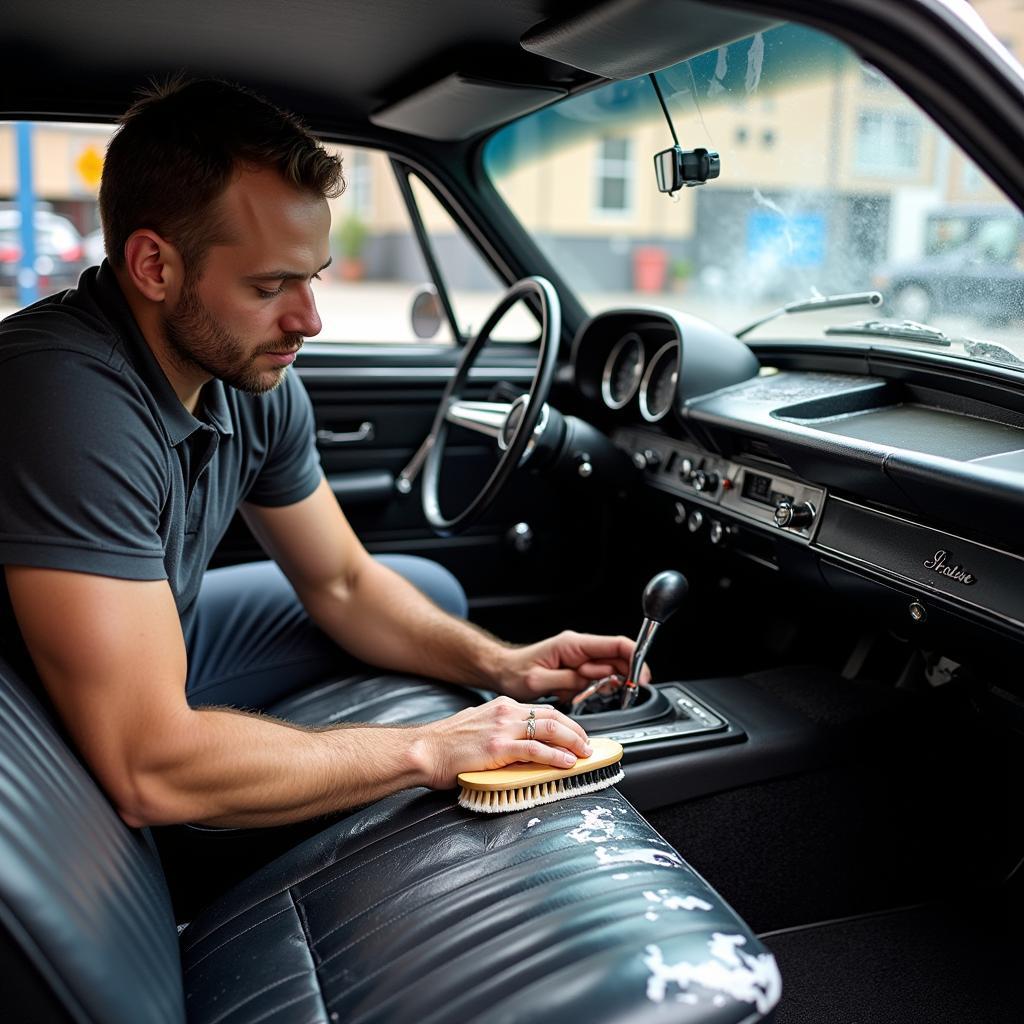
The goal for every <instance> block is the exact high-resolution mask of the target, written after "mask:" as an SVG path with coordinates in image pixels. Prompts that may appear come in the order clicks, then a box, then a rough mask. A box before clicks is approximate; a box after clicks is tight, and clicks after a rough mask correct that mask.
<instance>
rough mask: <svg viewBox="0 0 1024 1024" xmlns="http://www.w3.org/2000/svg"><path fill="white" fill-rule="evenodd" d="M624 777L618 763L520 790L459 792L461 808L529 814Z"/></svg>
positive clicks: (463, 789)
mask: <svg viewBox="0 0 1024 1024" xmlns="http://www.w3.org/2000/svg"><path fill="white" fill-rule="evenodd" d="M622 778H623V773H622V768H621V767H620V766H619V764H618V763H617V762H616V763H615V764H610V765H606V766H605V767H604V768H595V769H594V770H593V771H592V772H581V773H580V774H579V775H570V776H568V777H567V778H564V779H555V780H554V781H553V782H542V783H540V785H537V786H520V787H519V788H517V789H492V790H481V789H467V788H466V787H465V786H463V787H462V791H461V792H460V793H459V805H460V806H462V807H465V808H468V809H469V810H471V811H479V812H480V813H482V814H503V813H505V812H506V811H527V810H529V809H530V808H531V807H537V806H539V805H540V804H550V803H554V802H555V801H556V800H565V799H566V797H570V796H582V795H583V794H584V793H594V792H596V791H597V790H599V789H607V788H608V787H609V786H614V785H615V783H616V782H618V781H619V780H620V779H622Z"/></svg>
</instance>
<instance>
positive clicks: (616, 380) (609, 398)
mask: <svg viewBox="0 0 1024 1024" xmlns="http://www.w3.org/2000/svg"><path fill="white" fill-rule="evenodd" d="M643 372H644V343H643V342H642V341H641V340H640V335H639V334H634V333H630V334H627V335H625V336H624V337H622V338H620V339H619V340H618V341H617V342H616V343H615V347H614V348H613V349H612V350H611V352H610V353H609V354H608V360H607V362H605V364H604V373H603V374H602V375H601V397H602V398H603V399H604V404H605V405H607V406H608V408H609V409H621V408H622V407H623V406H624V405H625V404H626V403H627V402H628V401H629V400H630V399H631V398H632V397H633V396H634V395H635V394H636V389H637V388H638V387H639V386H640V378H641V377H642V376H643Z"/></svg>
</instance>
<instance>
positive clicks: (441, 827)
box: [292, 805, 458, 899]
mask: <svg viewBox="0 0 1024 1024" xmlns="http://www.w3.org/2000/svg"><path fill="white" fill-rule="evenodd" d="M454 809H455V805H453V806H452V807H442V808H441V810H439V811H435V812H434V813H433V814H430V815H428V817H429V818H433V817H436V816H437V815H438V814H443V813H444V812H445V811H451V810H454ZM426 820H427V818H420V819H419V821H420V822H423V821H426ZM418 823H419V822H417V824H418ZM456 824H458V822H455V821H452V822H448V823H447V824H444V825H439V826H438V827H437V828H432V829H430V831H429V832H423V833H421V834H420V835H416V836H413V837H412V839H407V840H405V842H404V843H399V844H398V845H397V846H389V847H388V848H387V849H386V850H384V851H383V852H381V853H378V854H377V855H376V856H375V857H370V858H369V859H367V860H363V861H360V863H358V864H356V865H355V866H354V867H350V868H349V869H348V870H347V871H343V872H342V873H341V874H340V875H333V874H332V875H331V877H330V878H328V879H327V880H326V881H324V882H321V883H320V884H319V885H317V886H314V887H313V888H312V889H310V890H309V891H308V892H305V893H303V894H302V898H303V899H306V898H307V897H309V896H312V895H313V893H315V892H319V891H320V890H321V889H323V888H325V887H326V886H328V885H333V884H334V883H335V882H340V881H341V880H342V879H343V878H347V877H348V876H349V875H351V874H352V873H353V872H354V871H359V870H361V869H362V868H364V867H367V866H369V865H370V864H373V863H374V861H378V860H380V859H381V858H382V857H386V856H388V855H389V854H392V853H394V852H395V851H396V850H401V849H403V848H404V847H406V846H412V845H413V844H414V843H416V842H418V841H419V840H421V839H429V838H430V837H431V836H434V835H436V834H437V833H438V832H441V831H442V830H444V829H447V828H451V827H452V826H453V825H456ZM406 827H411V826H406ZM388 838H390V837H387V836H381V837H380V838H378V839H374V840H373V841H372V842H371V843H370V845H369V846H364V847H363V848H362V850H358V851H356V850H353V851H352V853H351V854H346V855H345V856H346V857H349V856H352V855H353V854H355V853H363V852H365V851H366V850H367V849H372V847H374V846H376V845H377V844H378V843H382V842H384V841H385V840H386V839H388ZM338 863H339V861H335V862H334V863H333V864H331V865H330V867H331V868H333V867H335V866H337V864H338ZM329 870H330V868H321V869H320V870H319V871H313V872H311V873H310V874H308V875H306V877H305V878H301V879H299V880H298V881H296V882H292V885H299V884H300V883H301V882H304V881H306V879H308V878H313V877H315V876H316V875H318V874H326V873H327V872H328V871H329Z"/></svg>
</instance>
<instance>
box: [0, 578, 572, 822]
mask: <svg viewBox="0 0 1024 1024" xmlns="http://www.w3.org/2000/svg"><path fill="white" fill-rule="evenodd" d="M6 575H7V586H8V590H9V593H10V597H11V602H12V604H13V607H14V610H15V613H16V615H17V618H18V624H19V626H20V628H21V632H22V635H23V637H24V639H25V643H26V645H27V647H28V650H29V653H30V654H31V655H32V659H33V661H34V663H35V666H36V668H37V670H38V672H39V675H40V677H41V679H42V681H43V684H44V686H45V687H46V689H47V692H48V693H49V695H50V697H51V699H52V700H53V702H54V705H55V706H56V708H57V711H58V713H59V714H60V716H61V718H62V720H63V721H64V723H65V725H66V727H67V729H68V731H69V732H70V734H71V736H72V738H73V739H74V741H75V743H76V745H77V746H78V749H79V751H80V753H81V754H82V756H83V757H84V759H85V761H86V762H87V763H88V765H89V766H90V768H91V769H92V771H93V773H94V774H95V775H96V777H97V779H98V780H99V782H100V784H101V785H102V786H103V787H104V788H105V790H106V791H107V793H108V795H109V796H110V797H111V799H112V801H113V802H114V804H115V806H116V807H117V809H118V811H119V813H120V814H121V816H122V817H123V818H124V820H125V821H126V822H127V823H128V824H129V825H132V826H141V825H151V824H167V823H172V822H183V821H203V822H207V823H210V824H216V825H238V826H248V825H277V824H283V823H287V822H292V821H299V820H303V819H306V818H310V817H314V816H317V815H321V814H327V813H330V812H333V811H337V810H341V809H344V808H346V807H352V806H357V805H359V804H363V803H367V802H369V801H371V800H376V799H379V798H380V797H383V796H385V795H387V794H389V793H392V792H395V791H397V790H399V789H403V788H406V787H409V786H414V785H428V786H432V787H437V788H440V787H447V786H452V785H454V784H455V777H456V775H457V774H458V773H459V772H460V771H468V770H475V769H482V768H491V767H498V766H500V765H503V764H508V763H510V762H512V761H517V760H526V761H537V762H539V763H544V764H554V765H557V766H560V767H561V766H568V765H571V764H572V763H573V762H574V761H575V757H574V756H573V755H572V754H570V753H568V752H567V749H566V748H570V749H572V750H574V751H575V752H576V754H579V755H580V756H585V754H586V752H587V750H588V747H587V743H586V736H585V733H584V732H583V730H582V729H581V728H580V727H579V726H578V725H577V724H576V723H574V722H571V721H570V720H569V719H567V718H565V717H564V716H560V715H558V714H557V713H556V712H553V711H551V710H550V709H540V710H539V711H538V713H537V736H538V739H537V740H534V741H527V740H526V739H525V719H526V709H525V708H524V707H522V705H519V704H516V703H515V702H514V701H511V700H508V699H507V698H501V699H499V700H496V701H491V702H490V703H489V704H485V705H483V706H481V707H478V708H471V709H469V710H467V711H463V712H460V713H459V714H457V715H454V716H452V717H451V718H448V719H444V720H442V721H441V722H436V723H429V724H427V725H420V726H410V727H407V728H393V727H391V728H389V727H384V726H365V727H363V726H358V727H356V726H349V727H342V728H336V729H329V730H323V731H317V730H311V729H302V728H299V727H295V726H292V725H288V724H286V723H283V722H278V721H275V720H273V719H268V718H264V717H260V716H258V715H251V714H245V713H242V712H237V711H230V710H224V709H198V710H196V709H192V708H190V707H189V706H188V704H187V702H186V700H185V675H186V654H185V646H184V641H183V638H182V634H181V626H180V622H179V619H178V613H177V609H176V608H175V604H174V599H173V597H172V595H171V591H170V588H169V586H168V585H167V583H166V582H165V581H147V582H137V581H128V580H119V579H112V578H109V577H103V576H94V575H89V574H85V573H74V572H65V571H60V570H52V569H37V568H28V567H23V566H7V567H6Z"/></svg>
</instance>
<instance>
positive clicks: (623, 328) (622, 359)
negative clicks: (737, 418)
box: [573, 309, 758, 424]
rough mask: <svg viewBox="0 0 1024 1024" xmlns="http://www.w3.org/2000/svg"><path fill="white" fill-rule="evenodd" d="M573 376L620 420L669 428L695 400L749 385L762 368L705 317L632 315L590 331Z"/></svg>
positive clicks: (605, 318) (603, 319)
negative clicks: (723, 388)
mask: <svg viewBox="0 0 1024 1024" xmlns="http://www.w3.org/2000/svg"><path fill="white" fill-rule="evenodd" d="M573 370H574V375H575V382H576V387H577V388H578V390H579V391H580V392H581V393H582V394H583V395H584V396H585V397H586V398H587V399H589V400H591V401H592V402H593V403H594V404H595V405H596V406H598V407H599V408H600V410H601V411H603V413H604V414H605V416H606V417H609V416H610V418H611V420H612V421H614V422H616V423H622V424H625V423H637V424H641V423H661V422H663V421H664V422H665V423H666V424H669V423H671V422H672V421H673V420H678V419H679V418H681V416H682V413H683V406H684V405H685V403H686V402H687V401H688V400H689V399H691V398H695V397H696V396H698V395H702V394H707V393H709V392H711V391H717V390H718V389H719V388H722V387H727V386H728V385H730V384H736V383H739V382H740V381H743V380H748V379H749V378H750V377H753V376H755V375H756V374H757V371H758V363H757V360H756V359H755V358H754V356H753V354H752V353H751V351H750V349H748V348H747V346H746V345H744V344H743V343H742V342H740V341H737V339H736V338H734V337H733V336H732V335H729V334H726V333H725V332H723V331H720V330H719V329H718V328H716V327H714V326H713V325H712V324H709V323H707V322H706V321H704V320H700V319H699V318H697V317H691V316H689V315H687V314H685V313H674V312H671V311H668V310H654V309H647V310H645V309H630V310H611V311H609V312H607V313H600V314H598V315H597V316H595V317H593V318H591V319H590V320H588V321H587V322H586V323H585V324H584V325H583V327H582V328H581V329H580V332H579V334H577V336H576V340H575V342H574V345H573ZM673 414H674V415H673Z"/></svg>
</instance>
